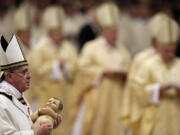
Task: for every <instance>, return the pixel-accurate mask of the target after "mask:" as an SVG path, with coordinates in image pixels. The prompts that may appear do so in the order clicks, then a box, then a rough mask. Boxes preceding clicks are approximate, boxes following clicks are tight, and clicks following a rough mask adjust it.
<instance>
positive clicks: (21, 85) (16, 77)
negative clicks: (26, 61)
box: [7, 66, 32, 93]
mask: <svg viewBox="0 0 180 135" xmlns="http://www.w3.org/2000/svg"><path fill="white" fill-rule="evenodd" d="M7 76H8V79H9V80H10V82H11V84H12V85H13V86H14V87H15V88H16V89H18V90H19V91H20V92H21V93H22V92H24V91H25V90H27V89H28V88H29V87H30V79H31V77H32V75H31V72H30V71H29V67H28V66H22V67H20V68H18V69H16V70H14V71H12V72H8V75H7Z"/></svg>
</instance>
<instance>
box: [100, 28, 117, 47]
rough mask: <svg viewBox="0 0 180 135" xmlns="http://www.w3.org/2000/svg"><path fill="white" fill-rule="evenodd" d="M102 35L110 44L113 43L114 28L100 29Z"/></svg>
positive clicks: (114, 36)
mask: <svg viewBox="0 0 180 135" xmlns="http://www.w3.org/2000/svg"><path fill="white" fill-rule="evenodd" d="M102 34H103V36H104V37H105V38H106V40H107V41H108V43H109V44H110V45H114V44H115V42H116V38H117V29H116V28H107V29H104V30H103V31H102Z"/></svg>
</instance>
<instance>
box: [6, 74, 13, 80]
mask: <svg viewBox="0 0 180 135" xmlns="http://www.w3.org/2000/svg"><path fill="white" fill-rule="evenodd" d="M6 80H7V81H8V82H12V80H13V78H12V74H11V73H6Z"/></svg>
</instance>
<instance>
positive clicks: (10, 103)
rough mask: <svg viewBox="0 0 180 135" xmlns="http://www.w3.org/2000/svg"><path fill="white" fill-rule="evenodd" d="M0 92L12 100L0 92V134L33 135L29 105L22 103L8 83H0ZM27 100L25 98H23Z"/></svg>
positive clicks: (16, 91)
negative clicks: (8, 96)
mask: <svg viewBox="0 0 180 135" xmlns="http://www.w3.org/2000/svg"><path fill="white" fill-rule="evenodd" d="M0 92H3V93H6V94H8V95H10V96H11V97H12V100H10V99H9V98H7V97H6V96H5V95H3V94H0V123H1V126H0V135H34V132H33V130H32V129H31V127H32V121H31V118H30V115H31V113H32V112H31V109H30V106H29V105H27V106H26V105H23V104H22V103H21V102H20V101H19V100H17V98H19V97H18V96H20V93H18V90H17V89H16V88H14V87H13V86H12V85H10V84H9V83H7V82H5V81H3V82H2V83H0ZM22 96H23V95H22ZM25 101H26V102H27V100H26V99H25Z"/></svg>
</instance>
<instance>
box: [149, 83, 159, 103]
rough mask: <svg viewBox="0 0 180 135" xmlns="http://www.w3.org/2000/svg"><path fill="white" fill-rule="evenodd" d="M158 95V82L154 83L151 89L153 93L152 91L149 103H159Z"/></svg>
mask: <svg viewBox="0 0 180 135" xmlns="http://www.w3.org/2000/svg"><path fill="white" fill-rule="evenodd" d="M159 96H160V84H158V83H157V84H155V85H154V89H153V93H152V97H151V99H150V103H151V104H159V101H160V100H159Z"/></svg>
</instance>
